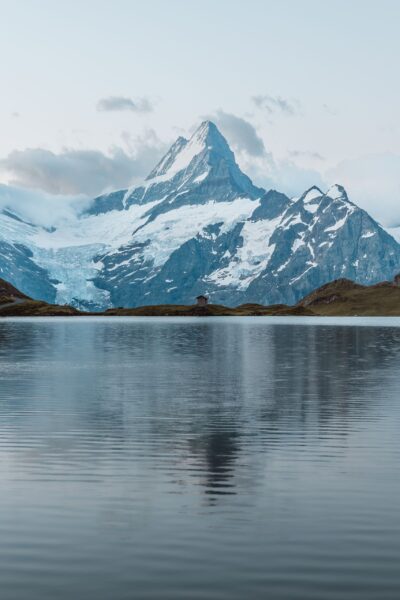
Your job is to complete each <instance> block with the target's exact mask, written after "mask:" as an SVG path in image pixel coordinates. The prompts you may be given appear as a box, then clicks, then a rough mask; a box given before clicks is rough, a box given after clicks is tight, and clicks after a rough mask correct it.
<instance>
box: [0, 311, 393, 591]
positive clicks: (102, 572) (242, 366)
mask: <svg viewBox="0 0 400 600" xmlns="http://www.w3.org/2000/svg"><path fill="white" fill-rule="evenodd" d="M399 367H400V319H392V320H390V319H383V320H379V319H370V320H361V319H360V320H358V319H355V320H345V319H342V320H337V321H335V320H330V321H329V320H324V319H314V320H313V319H311V320H310V319H308V320H307V319H305V320H302V319H293V318H292V319H280V320H276V319H272V318H253V319H252V318H244V319H239V318H233V319H229V318H225V319H182V318H180V319H160V318H159V319H122V318H121V319H118V318H108V319H107V318H92V319H90V318H79V319H73V318H70V319H19V320H2V321H0V590H1V598H2V600H54V599H55V598H57V600H72V599H73V600H81V599H82V600H92V599H93V600H125V599H126V600H128V599H129V600H131V599H133V598H134V599H135V600H142V599H143V600H145V599H151V600H179V599H182V600H192V599H194V600H196V599H199V600H219V599H221V600H222V599H224V600H225V599H226V600H243V599H246V600H253V599H257V600H258V599H260V600H261V599H265V598H270V599H272V600H283V599H285V600H289V599H290V600H298V599H302V600H313V599H316V600H330V599H335V600H337V599H345V600H353V599H354V600H356V599H357V600H361V599H362V600H378V599H379V600H385V599H390V600H391V599H393V600H398V599H399V597H400V569H399V564H400V466H399V465H400V463H399V460H400V393H399V374H400V368H399Z"/></svg>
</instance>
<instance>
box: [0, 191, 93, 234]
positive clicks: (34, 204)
mask: <svg viewBox="0 0 400 600" xmlns="http://www.w3.org/2000/svg"><path fill="white" fill-rule="evenodd" d="M89 204H90V200H89V199H88V198H86V197H84V196H60V195H58V196H52V195H50V194H46V193H44V192H42V191H38V190H27V189H23V188H17V187H14V186H11V185H4V184H1V183H0V210H1V209H9V210H11V211H13V212H14V213H17V214H18V215H19V216H20V217H21V218H22V219H24V220H25V221H28V222H29V223H34V224H35V225H43V226H44V227H53V226H57V225H59V224H60V223H61V222H63V221H66V220H69V219H72V218H74V217H75V216H76V215H77V214H78V213H80V212H82V211H83V210H85V209H86V208H87V207H88V206H89Z"/></svg>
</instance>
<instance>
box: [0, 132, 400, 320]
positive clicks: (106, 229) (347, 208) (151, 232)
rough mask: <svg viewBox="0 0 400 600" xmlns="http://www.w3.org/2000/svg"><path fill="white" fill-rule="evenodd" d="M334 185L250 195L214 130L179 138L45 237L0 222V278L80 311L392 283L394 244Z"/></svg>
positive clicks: (3, 214) (251, 188) (294, 295)
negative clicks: (123, 184) (131, 178)
mask: <svg viewBox="0 0 400 600" xmlns="http://www.w3.org/2000/svg"><path fill="white" fill-rule="evenodd" d="M0 192H1V190H0ZM391 233H393V234H397V232H395V231H393V232H388V231H386V230H385V229H384V228H382V227H381V226H380V225H379V224H378V223H377V222H376V221H375V220H374V219H372V217H371V216H370V215H368V213H366V212H365V211H364V210H362V209H361V208H359V207H358V206H356V205H355V204H353V203H352V202H351V201H350V199H349V198H348V196H347V194H346V191H345V190H344V188H343V187H341V186H340V185H334V186H332V187H331V188H330V189H329V190H327V191H326V192H323V191H322V190H320V189H319V188H318V187H312V188H311V189H309V190H307V191H305V192H304V194H303V195H302V196H300V197H298V198H289V197H287V196H286V195H285V194H282V193H280V192H278V191H275V190H269V191H266V190H264V189H262V188H259V187H257V186H255V185H254V184H253V183H252V181H251V180H250V178H249V177H247V175H246V174H244V173H243V172H242V171H241V169H240V168H239V166H238V164H237V163H236V160H235V156H234V154H233V152H232V151H231V149H230V148H229V145H228V143H227V141H226V139H225V138H224V137H223V135H222V134H221V133H220V132H219V130H218V128H217V127H216V126H215V124H213V123H211V122H210V121H205V122H203V123H202V124H201V125H200V127H198V129H197V130H196V131H195V132H194V134H193V135H192V136H191V138H190V139H185V138H183V137H179V138H178V139H177V140H176V142H175V143H174V144H173V145H172V147H171V148H170V150H169V151H168V152H167V154H166V155H165V156H164V157H163V158H162V160H161V161H160V162H159V163H158V165H156V166H155V168H154V169H153V170H152V172H151V173H150V174H149V175H148V177H147V178H146V179H145V180H144V181H143V183H142V184H141V185H139V186H136V187H134V188H129V189H125V190H117V191H115V192H111V193H107V194H103V195H101V196H99V197H98V198H95V199H94V200H93V201H92V203H91V204H90V205H89V206H87V205H86V204H85V205H82V210H81V211H80V213H78V214H76V213H71V214H70V215H69V216H68V217H66V218H65V219H63V221H62V222H61V223H57V225H56V226H54V227H43V226H42V225H38V224H34V223H32V222H30V221H29V220H25V219H23V218H22V217H21V215H20V214H19V213H18V211H16V210H15V209H14V208H13V206H12V205H10V206H7V207H6V208H3V209H2V210H0V277H2V278H3V279H6V280H7V281H9V282H10V283H11V284H13V285H15V286H16V287H17V288H19V289H20V290H21V291H22V292H24V293H26V294H28V295H30V296H32V297H34V298H38V299H43V300H46V301H49V302H57V303H59V304H72V305H73V306H76V307H78V308H81V309H83V310H94V311H96V310H104V309H106V308H108V307H112V306H126V307H131V306H138V305H143V304H161V303H184V304H191V303H193V301H194V298H195V297H196V296H197V295H199V294H205V295H208V296H210V299H211V301H212V302H216V303H224V304H226V305H236V304H239V303H243V302H259V303H262V304H271V303H278V302H285V303H294V302H296V301H297V300H299V299H300V298H301V297H302V296H304V295H306V294H308V293H309V292H310V291H311V290H312V289H314V288H316V287H318V286H320V285H323V284H324V283H327V282H328V281H331V280H332V279H336V278H338V277H348V278H350V279H354V280H355V281H358V282H360V283H365V284H371V283H375V282H378V281H381V280H382V279H392V278H393V276H394V275H395V274H396V273H398V272H399V271H400V244H399V243H398V241H397V240H396V239H395V237H393V235H391Z"/></svg>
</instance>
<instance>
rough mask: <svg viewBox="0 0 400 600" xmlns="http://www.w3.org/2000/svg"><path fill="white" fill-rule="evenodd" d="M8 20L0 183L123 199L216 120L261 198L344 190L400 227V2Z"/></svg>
mask: <svg viewBox="0 0 400 600" xmlns="http://www.w3.org/2000/svg"><path fill="white" fill-rule="evenodd" d="M0 9H1V20H0V56H1V66H2V68H1V94H0V132H1V135H0V182H2V183H8V184H12V185H15V186H19V187H27V188H33V189H35V190H39V191H44V192H46V193H48V194H51V195H54V194H55V195H56V197H55V198H54V202H55V203H56V202H57V197H58V196H60V197H61V196H65V195H73V196H76V195H80V194H84V195H87V196H94V195H96V194H98V193H100V192H102V191H104V190H111V189H118V188H121V187H126V186H127V185H130V184H132V183H134V182H136V181H140V180H141V179H142V178H143V177H144V176H146V175H147V174H148V172H149V171H150V170H151V169H152V167H153V166H154V164H155V163H156V162H157V161H158V159H159V158H160V157H161V156H162V154H163V153H164V152H165V151H166V149H167V148H168V147H169V145H170V144H171V143H172V142H173V141H174V139H175V138H176V137H177V136H178V135H185V136H188V135H190V134H191V132H192V131H193V129H194V128H195V127H196V126H197V125H199V123H200V122H201V120H203V119H204V118H209V119H211V120H213V121H214V122H215V123H216V124H217V125H218V126H219V127H220V129H221V131H222V133H224V135H225V136H226V137H227V139H228V142H229V143H230V144H231V146H232V149H233V150H234V151H235V153H236V156H237V160H238V162H239V164H240V166H241V167H242V168H243V169H244V170H245V171H246V172H247V174H249V175H250V176H251V177H252V179H253V180H254V182H255V183H256V184H258V185H261V186H264V187H267V188H269V187H275V188H277V189H279V190H281V191H283V192H286V193H288V194H290V195H300V194H301V193H302V192H303V191H304V190H305V189H307V188H308V187H310V186H311V185H313V184H316V185H319V186H320V187H322V188H324V189H325V188H327V187H328V186H329V185H330V184H332V183H340V184H342V185H344V186H345V187H346V189H347V191H348V193H349V196H350V198H351V199H352V200H353V201H355V202H356V203H358V204H359V205H361V206H362V207H363V208H366V209H367V210H368V211H370V212H371V214H372V215H373V216H374V217H375V218H377V219H378V220H380V221H381V222H382V223H383V224H384V225H392V226H393V225H400V205H399V199H400V127H399V119H398V111H399V105H400V79H399V77H398V57H399V56H400V36H399V35H398V23H399V22H400V2H398V1H397V0H396V1H392V0H381V1H380V2H377V1H375V2H372V1H369V0H352V1H351V2H349V1H346V2H345V1H342V0H335V1H334V2H327V1H325V2H324V1H321V0H318V1H314V0H280V1H279V2H277V1H276V0H275V1H270V0H246V2H244V1H243V0H242V1H237V0H229V1H228V0H202V2H197V1H195V0H168V1H166V0H146V2H143V1H139V0H113V1H112V2H111V1H107V2H106V1H104V0H79V1H78V0H68V1H67V0H58V1H57V2H54V0H52V1H49V0H13V1H10V0H0ZM36 197H37V195H35V198H36Z"/></svg>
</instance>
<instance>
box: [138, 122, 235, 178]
mask: <svg viewBox="0 0 400 600" xmlns="http://www.w3.org/2000/svg"><path fill="white" fill-rule="evenodd" d="M219 160H224V161H225V162H227V163H229V164H230V165H231V166H232V167H236V168H238V167H237V165H236V162H235V156H234V154H233V152H232V150H231V149H230V148H229V145H228V142H227V141H226V139H225V138H224V136H223V135H222V133H221V132H220V131H219V129H218V127H217V126H216V125H215V123H213V122H212V121H203V122H202V123H201V124H200V126H199V127H198V128H197V129H196V130H195V132H194V133H193V135H192V136H191V137H190V139H189V140H187V139H186V138H184V137H179V138H178V139H177V140H176V141H175V142H174V143H173V144H172V146H171V148H170V149H169V150H168V152H167V153H166V155H165V156H164V157H163V158H162V159H161V160H160V162H159V163H158V165H157V166H156V167H155V168H154V169H153V170H152V171H151V173H150V175H149V176H148V177H147V178H146V181H149V182H152V183H160V182H162V181H166V180H169V179H172V178H173V177H175V175H177V174H178V173H181V172H182V171H186V170H189V171H191V172H194V170H196V171H197V173H196V175H197V176H201V175H203V174H205V173H207V172H208V170H209V169H208V168H207V167H209V166H212V165H213V164H215V163H216V162H217V161H219ZM200 169H202V173H198V171H199V170H200Z"/></svg>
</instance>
